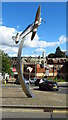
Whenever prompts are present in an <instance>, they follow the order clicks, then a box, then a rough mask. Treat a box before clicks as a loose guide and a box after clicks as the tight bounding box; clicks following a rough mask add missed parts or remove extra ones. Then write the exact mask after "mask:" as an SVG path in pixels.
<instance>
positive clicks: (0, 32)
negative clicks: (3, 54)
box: [0, 26, 16, 46]
mask: <svg viewBox="0 0 68 120" xmlns="http://www.w3.org/2000/svg"><path fill="white" fill-rule="evenodd" d="M15 33H16V30H15V28H10V27H6V26H0V39H1V40H2V44H3V45H8V46H9V45H10V46H13V45H15V43H14V41H13V40H12V36H13V35H15ZM0 44H1V43H0Z"/></svg>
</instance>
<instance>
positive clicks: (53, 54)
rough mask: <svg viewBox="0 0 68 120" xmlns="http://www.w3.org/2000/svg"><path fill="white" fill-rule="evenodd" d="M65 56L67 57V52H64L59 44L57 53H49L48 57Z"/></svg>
mask: <svg viewBox="0 0 68 120" xmlns="http://www.w3.org/2000/svg"><path fill="white" fill-rule="evenodd" d="M64 57H65V52H62V51H61V49H60V47H59V46H58V47H57V48H56V51H55V53H50V54H49V55H48V58H64Z"/></svg>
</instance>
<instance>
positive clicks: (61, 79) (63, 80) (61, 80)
mask: <svg viewBox="0 0 68 120" xmlns="http://www.w3.org/2000/svg"><path fill="white" fill-rule="evenodd" d="M48 80H53V81H55V82H68V80H65V79H63V78H59V79H58V78H57V77H55V78H51V77H48Z"/></svg>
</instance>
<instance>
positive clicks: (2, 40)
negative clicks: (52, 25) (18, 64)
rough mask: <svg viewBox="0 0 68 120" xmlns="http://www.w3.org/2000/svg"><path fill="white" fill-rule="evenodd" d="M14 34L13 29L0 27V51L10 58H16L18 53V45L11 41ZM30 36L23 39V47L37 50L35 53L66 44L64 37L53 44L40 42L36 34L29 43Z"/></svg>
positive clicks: (15, 31) (14, 30)
mask: <svg viewBox="0 0 68 120" xmlns="http://www.w3.org/2000/svg"><path fill="white" fill-rule="evenodd" d="M17 28H19V26H17ZM20 32H21V31H20ZM16 33H17V30H16V29H15V28H10V27H6V26H0V49H1V50H3V51H4V52H5V53H8V54H9V55H10V56H14V55H15V56H16V55H17V53H18V47H19V44H15V42H14V41H13V40H12V36H14V35H16ZM31 35H32V33H30V34H29V35H27V36H26V37H25V41H24V44H23V47H31V48H37V49H36V51H44V48H46V47H53V46H56V45H60V44H63V43H65V42H66V37H65V36H64V35H61V36H60V37H59V39H58V41H55V42H47V41H46V40H45V41H44V40H40V39H39V36H38V34H37V33H36V35H35V37H34V40H33V41H31Z"/></svg>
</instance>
